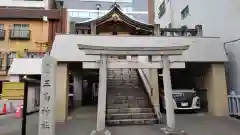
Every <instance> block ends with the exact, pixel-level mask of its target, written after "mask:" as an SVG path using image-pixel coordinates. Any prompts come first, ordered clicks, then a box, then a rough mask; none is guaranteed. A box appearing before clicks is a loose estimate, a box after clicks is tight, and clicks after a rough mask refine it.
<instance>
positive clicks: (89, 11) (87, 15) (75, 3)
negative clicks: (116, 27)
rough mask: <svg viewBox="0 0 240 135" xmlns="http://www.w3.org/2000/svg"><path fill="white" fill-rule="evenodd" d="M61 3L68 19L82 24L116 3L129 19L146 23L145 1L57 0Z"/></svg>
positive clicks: (146, 10) (99, 15) (146, 2)
mask: <svg viewBox="0 0 240 135" xmlns="http://www.w3.org/2000/svg"><path fill="white" fill-rule="evenodd" d="M57 1H61V2H62V5H63V7H64V8H67V9H68V13H69V16H70V19H71V20H72V21H74V22H82V21H85V20H89V19H95V18H98V17H101V16H103V15H105V14H106V13H108V11H109V10H110V9H111V6H112V5H113V4H114V3H115V2H116V3H117V4H118V5H119V6H120V7H121V9H122V10H123V12H124V13H126V14H127V15H129V16H130V17H132V18H134V19H136V20H138V21H141V22H145V23H148V1H147V0H57Z"/></svg>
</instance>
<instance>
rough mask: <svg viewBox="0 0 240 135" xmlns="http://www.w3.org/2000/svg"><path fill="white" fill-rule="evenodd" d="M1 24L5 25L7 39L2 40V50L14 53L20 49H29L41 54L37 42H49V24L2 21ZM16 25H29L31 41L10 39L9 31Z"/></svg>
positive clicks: (36, 21)
mask: <svg viewBox="0 0 240 135" xmlns="http://www.w3.org/2000/svg"><path fill="white" fill-rule="evenodd" d="M0 24H4V30H5V39H4V40H0V46H1V49H2V50H5V51H13V52H14V51H19V50H20V49H28V50H29V51H30V52H39V51H40V48H39V47H38V45H37V44H36V43H35V42H43V41H45V42H47V41H48V22H44V21H41V20H0ZM14 24H29V30H30V31H31V35H30V40H11V39H9V31H10V30H11V29H12V28H13V25H14Z"/></svg>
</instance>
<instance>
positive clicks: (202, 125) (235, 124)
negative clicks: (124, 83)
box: [0, 107, 240, 135]
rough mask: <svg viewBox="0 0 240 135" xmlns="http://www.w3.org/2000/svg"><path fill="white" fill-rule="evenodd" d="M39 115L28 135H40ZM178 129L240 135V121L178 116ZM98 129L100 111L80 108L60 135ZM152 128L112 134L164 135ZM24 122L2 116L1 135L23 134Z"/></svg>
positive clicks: (114, 130)
mask: <svg viewBox="0 0 240 135" xmlns="http://www.w3.org/2000/svg"><path fill="white" fill-rule="evenodd" d="M37 119H38V115H37V114H32V115H29V116H28V124H27V135H37V134H38V133H37V129H38V127H37V124H38V121H37ZM176 121H177V126H178V127H181V128H183V129H184V130H185V131H186V132H187V133H188V135H239V134H240V128H239V127H240V120H236V119H231V118H229V117H213V116H210V115H203V114H177V117H176ZM95 126H96V108H93V107H88V108H84V109H78V110H77V111H75V112H73V113H71V116H70V117H69V118H68V120H67V122H66V123H65V124H57V125H56V135H89V134H90V132H91V131H92V130H93V129H94V128H95ZM161 127H163V125H152V126H119V127H108V129H109V130H110V131H111V133H112V135H163V134H162V132H161V131H160V128H161ZM20 129H21V120H20V119H16V118H12V117H6V118H4V117H0V135H20V134H21V131H20Z"/></svg>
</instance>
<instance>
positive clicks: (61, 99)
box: [56, 63, 69, 122]
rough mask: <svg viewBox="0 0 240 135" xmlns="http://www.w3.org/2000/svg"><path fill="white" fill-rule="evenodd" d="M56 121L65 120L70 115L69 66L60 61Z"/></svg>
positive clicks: (57, 81)
mask: <svg viewBox="0 0 240 135" xmlns="http://www.w3.org/2000/svg"><path fill="white" fill-rule="evenodd" d="M56 70H57V71H56V122H65V120H66V119H67V116H68V93H69V92H68V90H69V89H68V68H67V64H63V63H59V64H58V65H57V69H56Z"/></svg>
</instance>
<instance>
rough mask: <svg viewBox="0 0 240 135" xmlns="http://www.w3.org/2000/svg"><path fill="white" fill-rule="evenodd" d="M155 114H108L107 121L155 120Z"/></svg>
mask: <svg viewBox="0 0 240 135" xmlns="http://www.w3.org/2000/svg"><path fill="white" fill-rule="evenodd" d="M155 117H156V115H155V114H154V113H120V114H107V120H122V119H154V118H155Z"/></svg>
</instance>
